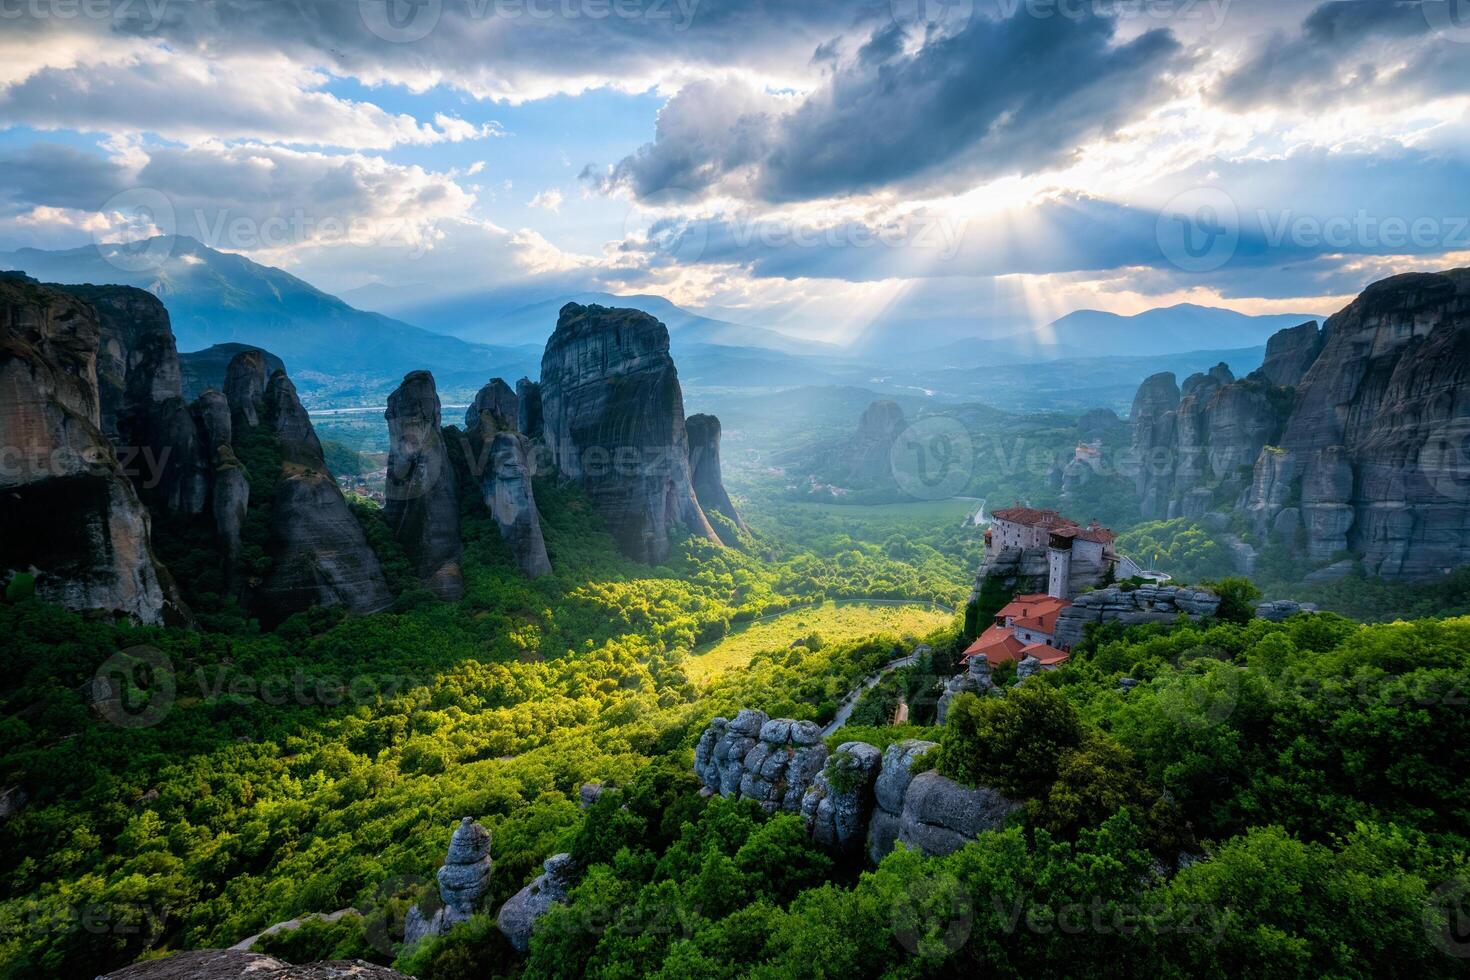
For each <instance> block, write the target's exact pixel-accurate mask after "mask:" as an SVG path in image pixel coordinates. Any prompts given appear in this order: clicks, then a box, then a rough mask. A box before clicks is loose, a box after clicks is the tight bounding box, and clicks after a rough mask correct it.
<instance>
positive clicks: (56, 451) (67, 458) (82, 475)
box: [0, 277, 182, 623]
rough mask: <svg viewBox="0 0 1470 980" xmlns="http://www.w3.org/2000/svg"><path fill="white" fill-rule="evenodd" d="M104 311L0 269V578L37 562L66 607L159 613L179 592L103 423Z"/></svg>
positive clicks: (43, 580) (46, 587)
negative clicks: (0, 453) (173, 589)
mask: <svg viewBox="0 0 1470 980" xmlns="http://www.w3.org/2000/svg"><path fill="white" fill-rule="evenodd" d="M101 336H102V330H101V325H100V322H99V317H98V315H97V312H96V311H95V310H94V309H93V308H92V307H90V306H88V305H87V304H86V303H83V302H82V301H81V300H79V299H77V298H76V297H74V296H71V295H68V294H67V293H65V292H62V291H60V290H58V289H52V288H49V287H45V286H41V285H40V284H38V283H36V282H34V281H33V280H26V279H21V278H17V277H4V278H0V447H4V450H5V452H6V454H7V458H6V459H5V460H4V465H3V466H0V527H3V528H4V533H3V534H0V577H3V578H6V579H8V578H9V577H10V574H9V573H13V572H30V573H32V574H34V575H35V577H36V593H37V595H38V596H40V597H41V598H43V599H46V600H48V601H52V602H56V603H59V604H61V605H63V606H66V607H68V608H70V609H76V610H86V609H100V610H109V611H113V612H117V613H122V614H125V615H127V616H130V617H132V618H134V619H137V620H139V621H140V622H144V623H160V622H162V621H163V620H164V618H165V612H166V611H168V610H169V609H170V607H172V608H173V609H174V610H175V611H178V612H180V614H182V611H181V610H179V609H178V606H177V604H176V602H175V601H174V599H173V597H172V596H171V594H170V593H169V592H168V591H167V588H166V583H167V576H166V573H163V572H162V570H161V569H160V568H159V567H158V565H157V562H156V561H155V559H154V556H153V552H152V544H151V538H150V535H151V524H150V517H149V514H148V511H147V509H146V508H145V507H144V505H143V503H142V501H141V500H140V499H139V496H138V494H137V492H136V490H135V488H134V486H133V484H132V482H130V481H129V479H128V478H127V477H126V476H125V475H124V473H123V472H122V468H121V467H120V465H119V463H118V460H117V458H116V456H115V454H114V452H113V447H112V446H111V445H110V444H109V443H108V441H107V439H106V437H105V436H104V434H103V432H102V430H101V428H100V424H101V414H100V413H101V397H100V393H99V390H98V381H97V356H98V355H97V352H98V347H99V343H100V340H101Z"/></svg>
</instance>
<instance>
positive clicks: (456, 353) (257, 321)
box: [0, 235, 556, 397]
mask: <svg viewBox="0 0 1470 980" xmlns="http://www.w3.org/2000/svg"><path fill="white" fill-rule="evenodd" d="M154 243H158V246H157V248H156V251H157V252H159V253H160V254H163V253H166V258H164V259H163V260H162V262H160V263H159V264H158V265H157V266H156V267H152V268H148V269H145V270H143V271H140V272H133V271H129V268H128V266H129V263H128V262H127V261H126V258H125V256H124V257H122V258H119V256H120V254H121V253H122V246H118V245H101V246H97V245H88V246H84V247H82V248H74V249H68V250H65V251H44V250H41V249H32V248H26V249H20V250H18V251H14V252H0V268H11V269H20V270H22V271H24V272H27V273H29V274H30V275H31V276H34V277H35V278H37V279H39V280H41V281H43V282H60V283H69V284H73V283H96V284H104V283H109V284H124V285H130V286H138V287H140V288H143V289H146V290H148V291H149V292H151V293H153V294H154V295H156V296H157V297H158V298H159V299H160V300H162V301H163V304H164V306H165V307H166V308H167V309H168V312H169V318H170V319H171V320H172V323H173V331H174V336H175V337H176V338H177V339H178V345H179V349H180V350H181V351H195V350H201V349H204V348H208V347H212V346H214V345H216V344H244V345H248V346H251V347H260V348H263V349H265V350H268V351H270V352H271V353H273V354H276V355H278V356H279V357H280V358H282V359H283V360H284V361H285V362H286V363H287V365H288V366H289V368H290V371H291V375H292V378H293V379H294V380H296V381H297V382H298V384H301V385H303V386H304V387H307V388H311V387H313V386H315V387H318V388H320V387H321V386H323V385H327V384H332V383H337V382H339V381H342V380H345V379H346V378H348V377H349V376H352V375H358V376H359V377H358V378H357V379H356V380H355V382H354V384H356V385H357V386H358V387H365V389H366V392H365V394H364V397H372V393H373V392H375V391H376V390H377V389H378V388H379V387H380V386H381V383H382V382H384V381H388V380H395V381H396V379H399V378H402V377H403V375H404V374H406V373H407V372H409V371H412V370H415V369H418V368H424V369H427V370H430V371H432V372H434V374H435V377H436V378H438V379H439V382H440V387H441V389H442V388H453V387H457V386H473V387H478V386H479V385H481V384H484V382H485V381H486V380H488V378H489V377H490V376H491V375H492V374H501V373H511V374H513V373H514V372H513V371H510V370H508V369H507V367H506V364H507V362H514V363H515V364H516V365H517V366H521V365H524V364H525V362H526V361H527V358H526V356H525V353H524V352H523V351H506V350H497V349H495V348H492V347H489V346H486V345H482V344H473V343H468V342H466V341H464V340H461V339H458V338H455V337H448V336H445V335H444V334H442V333H434V332H432V331H429V330H422V329H420V328H418V327H415V326H412V325H410V324H408V323H404V322H403V321H401V320H395V319H393V318H391V317H387V316H383V315H382V314H379V313H368V312H365V311H363V310H359V309H356V308H355V307H352V306H349V305H348V304H347V303H345V302H343V301H342V300H340V299H338V298H337V297H336V296H332V295H330V294H328V293H325V292H322V291H321V290H320V289H317V288H316V287H314V286H312V285H311V284H310V283H307V282H304V281H303V280H301V279H298V278H296V277H295V276H293V275H291V274H290V273H287V272H283V271H281V270H280V269H276V268H272V267H270V266H265V265H260V264H258V263H256V262H252V261H251V260H249V259H247V258H245V257H244V256H241V255H235V254H232V253H229V252H220V251H217V250H215V249H212V248H210V247H208V246H206V245H204V244H203V243H201V242H199V241H197V240H196V239H193V238H188V237H185V236H182V235H180V236H175V237H173V238H172V239H154V240H152V241H150V242H149V243H146V244H147V245H149V246H152V245H153V244H154ZM547 322H548V323H549V324H555V322H556V318H555V316H552V317H551V319H550V320H548V321H547ZM512 380H513V379H512ZM364 381H365V382H367V384H366V385H365V386H363V385H362V382H364ZM313 382H315V385H313ZM389 387H390V388H391V385H390V386H389Z"/></svg>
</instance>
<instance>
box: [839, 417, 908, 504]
mask: <svg viewBox="0 0 1470 980" xmlns="http://www.w3.org/2000/svg"><path fill="white" fill-rule="evenodd" d="M906 424H907V423H906V422H905V420H904V417H903V409H902V408H900V407H899V405H898V403H897V402H891V401H876V402H873V404H871V405H869V406H868V408H867V410H866V411H865V412H863V417H862V419H861V420H860V421H859V422H858V430H857V435H855V436H854V437H853V440H852V444H851V445H850V446H849V447H848V478H847V479H848V484H849V485H850V486H853V487H872V486H882V485H887V484H890V483H892V482H893V461H892V458H891V457H892V454H893V444H894V443H895V442H897V441H898V437H899V435H900V434H902V433H903V430H904V426H905V425H906Z"/></svg>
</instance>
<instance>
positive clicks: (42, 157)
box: [0, 143, 127, 211]
mask: <svg viewBox="0 0 1470 980" xmlns="http://www.w3.org/2000/svg"><path fill="white" fill-rule="evenodd" d="M126 186H127V181H126V179H125V175H124V174H123V172H122V170H121V168H119V167H118V166H117V164H115V163H113V162H111V161H110V160H108V159H106V158H105V157H102V156H100V155H98V154H97V153H89V152H84V151H82V150H78V149H76V148H75V147H71V146H62V145H60V144H57V143H33V144H31V145H30V146H27V147H25V148H23V149H20V150H17V151H15V152H12V153H9V154H6V155H4V156H0V195H4V196H5V197H7V198H9V199H10V200H11V201H12V202H14V203H15V204H17V205H20V206H23V207H27V208H29V207H33V206H36V205H42V206H46V207H54V208H76V209H79V210H83V211H92V210H96V209H97V208H98V207H100V206H101V205H102V202H103V201H106V200H107V199H108V198H109V197H111V196H112V195H114V194H116V193H117V192H118V191H120V190H122V189H123V188H124V187H126Z"/></svg>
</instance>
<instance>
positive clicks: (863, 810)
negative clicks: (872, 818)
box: [801, 742, 883, 853]
mask: <svg viewBox="0 0 1470 980" xmlns="http://www.w3.org/2000/svg"><path fill="white" fill-rule="evenodd" d="M882 762H883V757H882V754H881V753H880V752H879V751H878V750H877V749H875V748H874V747H873V746H871V745H869V744H868V743H866V742H843V743H842V744H841V745H839V746H837V751H836V752H835V753H833V755H832V757H831V758H830V759H828V760H827V766H826V768H825V769H823V770H822V771H821V772H819V773H817V775H816V778H815V779H813V780H812V783H811V786H809V787H808V788H807V790H806V792H805V793H804V794H803V795H802V799H801V815H802V817H804V818H805V820H806V829H807V833H808V834H810V835H811V837H812V840H814V841H816V842H817V843H818V844H821V845H822V846H823V847H826V848H829V849H831V850H834V851H837V852H838V853H851V852H853V851H856V850H858V849H859V848H861V847H862V846H863V843H864V841H865V840H866V839H867V833H868V815H869V814H870V813H871V812H872V810H873V784H874V782H876V781H877V779H878V770H879V768H880V766H881V765H882Z"/></svg>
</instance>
